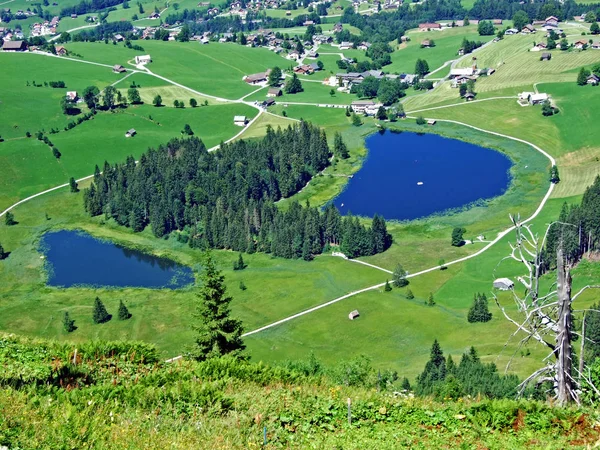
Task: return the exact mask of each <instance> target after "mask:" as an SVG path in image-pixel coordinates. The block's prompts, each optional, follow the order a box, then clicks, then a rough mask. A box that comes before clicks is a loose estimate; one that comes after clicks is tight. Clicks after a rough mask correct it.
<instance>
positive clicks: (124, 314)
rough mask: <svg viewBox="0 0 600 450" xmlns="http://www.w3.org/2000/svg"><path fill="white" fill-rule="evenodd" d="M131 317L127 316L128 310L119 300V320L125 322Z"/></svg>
mask: <svg viewBox="0 0 600 450" xmlns="http://www.w3.org/2000/svg"><path fill="white" fill-rule="evenodd" d="M130 317H131V314H129V310H128V309H127V306H125V303H123V300H119V320H127V319H129V318H130Z"/></svg>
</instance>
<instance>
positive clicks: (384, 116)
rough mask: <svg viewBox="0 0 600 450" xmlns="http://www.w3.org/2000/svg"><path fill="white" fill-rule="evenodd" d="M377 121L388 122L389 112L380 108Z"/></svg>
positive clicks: (376, 116)
mask: <svg viewBox="0 0 600 450" xmlns="http://www.w3.org/2000/svg"><path fill="white" fill-rule="evenodd" d="M375 118H376V119H377V120H386V119H387V118H388V116H387V112H386V110H385V108H384V107H383V106H380V107H379V109H378V110H377V114H376V115H375Z"/></svg>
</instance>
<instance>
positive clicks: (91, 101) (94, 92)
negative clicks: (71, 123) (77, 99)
mask: <svg viewBox="0 0 600 450" xmlns="http://www.w3.org/2000/svg"><path fill="white" fill-rule="evenodd" d="M99 94H100V91H99V90H98V88H97V87H96V86H88V87H86V88H85V89H84V90H83V94H82V95H83V101H84V102H85V104H86V106H87V107H88V108H90V109H95V108H96V106H97V105H98V95H99Z"/></svg>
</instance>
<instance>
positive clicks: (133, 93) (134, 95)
mask: <svg viewBox="0 0 600 450" xmlns="http://www.w3.org/2000/svg"><path fill="white" fill-rule="evenodd" d="M127 98H128V99H129V103H131V104H132V105H137V104H139V103H142V98H141V97H140V91H138V90H137V89H136V88H133V87H132V88H129V89H127Z"/></svg>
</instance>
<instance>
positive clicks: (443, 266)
mask: <svg viewBox="0 0 600 450" xmlns="http://www.w3.org/2000/svg"><path fill="white" fill-rule="evenodd" d="M438 266H440V270H446V269H447V268H448V267H446V261H445V260H444V259H443V258H440V260H439V261H438Z"/></svg>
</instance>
